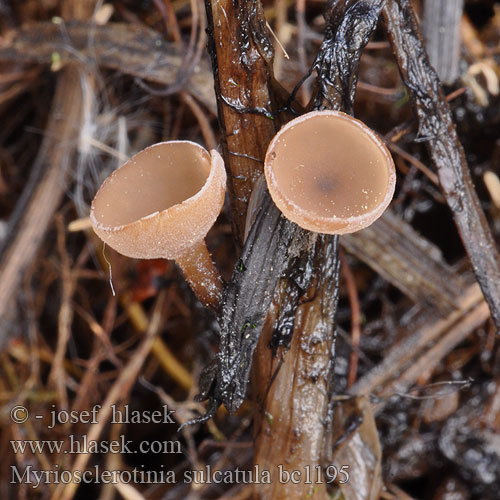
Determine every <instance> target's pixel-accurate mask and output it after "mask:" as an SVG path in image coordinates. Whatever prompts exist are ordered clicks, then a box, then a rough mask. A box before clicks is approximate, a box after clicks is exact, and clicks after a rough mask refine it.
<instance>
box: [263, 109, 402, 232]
mask: <svg viewBox="0 0 500 500" xmlns="http://www.w3.org/2000/svg"><path fill="white" fill-rule="evenodd" d="M264 172H265V175H266V181H267V185H268V189H269V192H270V194H271V197H272V198H273V201H274V202H275V203H276V205H277V206H278V208H279V209H280V210H281V211H282V212H283V214H284V215H285V217H287V218H288V219H290V220H292V221H293V222H295V223H296V224H298V225H299V226H301V227H303V228H305V229H308V230H310V231H315V232H319V233H329V234H343V233H351V232H354V231H358V230H360V229H363V228H364V227H366V226H368V225H370V224H371V223H372V222H374V221H375V220H376V219H377V218H378V217H380V215H382V213H383V211H384V210H385V209H386V208H387V206H388V205H389V203H390V201H391V199H392V196H393V194H394V188H395V180H396V174H395V168H394V162H393V160H392V157H391V155H390V153H389V151H388V150H387V148H386V147H385V145H384V144H383V142H382V141H381V140H380V139H379V138H378V136H377V135H376V134H375V133H374V132H373V131H372V130H371V129H369V128H368V127H367V126H366V125H364V124H363V123H362V122H360V121H359V120H356V119H354V118H352V117H351V116H349V115H346V114H345V113H340V112H336V111H315V112H311V113H307V114H305V115H303V116H301V117H299V118H296V119H295V120H292V121H291V122H289V123H288V124H287V125H285V126H284V127H283V128H282V129H281V130H280V131H279V132H278V134H276V136H275V137H274V139H273V140H272V142H271V144H270V145H269V148H268V150H267V154H266V160H265V169H264Z"/></svg>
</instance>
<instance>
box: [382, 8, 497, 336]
mask: <svg viewBox="0 0 500 500" xmlns="http://www.w3.org/2000/svg"><path fill="white" fill-rule="evenodd" d="M383 13H384V19H385V29H386V33H387V36H388V38H389V40H390V42H391V46H392V49H393V52H394V54H395V56H396V60H397V63H398V66H399V71H400V73H401V78H402V79H403V82H404V83H405V85H406V86H407V88H408V91H409V93H410V95H411V97H412V102H413V105H414V109H415V112H416V115H417V118H418V123H419V135H420V138H421V139H420V140H422V141H425V143H426V146H427V149H428V151H429V154H430V156H431V159H432V161H433V163H434V165H435V166H436V169H437V173H438V176H439V182H440V184H441V189H442V191H443V194H444V196H445V198H446V201H447V203H448V206H449V207H450V210H451V211H452V214H453V218H454V220H455V223H456V225H457V227H458V231H459V233H460V236H461V238H462V242H463V244H464V247H465V249H466V251H467V253H468V255H469V259H470V261H471V264H472V268H473V270H474V273H475V275H476V278H477V281H478V283H479V285H480V286H481V289H482V291H483V293H484V296H485V298H486V301H487V302H488V305H489V307H490V311H491V314H492V317H493V319H494V321H495V324H496V326H497V330H500V255H499V253H498V249H497V246H496V243H495V241H494V239H493V237H492V235H491V231H490V229H489V227H488V224H487V221H486V218H485V216H484V213H483V211H482V209H481V205H480V202H479V199H478V197H477V194H476V191H475V190H474V185H473V184H472V180H471V177H470V173H469V168H468V165H467V161H466V159H465V155H464V150H463V148H462V145H461V144H460V141H459V139H458V136H457V131H456V128H455V125H454V123H453V117H452V114H451V111H450V108H449V106H448V104H447V102H446V99H445V97H444V95H443V91H442V89H441V86H440V83H439V79H438V77H437V75H436V72H435V71H434V69H433V68H432V67H431V65H430V63H429V59H428V56H427V54H426V52H425V49H424V46H423V42H422V37H421V34H420V30H419V28H418V24H417V20H416V17H415V13H414V11H413V8H412V5H411V2H410V1H409V0H391V1H389V2H387V4H386V6H385V7H384V11H383Z"/></svg>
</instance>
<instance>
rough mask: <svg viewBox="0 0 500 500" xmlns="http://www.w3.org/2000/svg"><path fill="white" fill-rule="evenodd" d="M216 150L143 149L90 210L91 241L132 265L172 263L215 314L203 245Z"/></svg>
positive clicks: (216, 175) (180, 145)
mask: <svg viewBox="0 0 500 500" xmlns="http://www.w3.org/2000/svg"><path fill="white" fill-rule="evenodd" d="M225 186H226V172H225V170H224V163H223V161H222V158H221V157H220V155H219V154H218V153H217V151H211V153H210V154H209V153H208V152H207V151H206V150H205V149H203V148H202V147H201V146H199V145H198V144H195V143H193V142H189V141H170V142H163V143H159V144H155V145H153V146H150V147H148V148H146V149H144V150H143V151H141V152H140V153H138V154H136V155H135V156H134V157H132V158H131V159H130V160H128V161H127V162H126V163H125V164H124V165H123V166H122V167H120V168H119V169H118V170H116V171H115V172H113V173H112V174H111V175H110V176H109V177H108V178H107V179H106V180H105V181H104V183H103V184H102V186H101V188H100V189H99V191H98V192H97V194H96V196H95V198H94V201H93V202H92V207H91V211H90V219H91V222H92V227H93V228H94V231H95V232H96V233H97V235H98V236H99V237H100V238H101V239H102V240H103V241H104V242H105V243H107V244H108V245H109V246H110V247H112V248H114V249H115V250H116V251H117V252H119V253H121V254H123V255H126V256H128V257H134V258H139V259H158V258H166V259H173V260H175V261H176V263H177V264H178V265H179V267H180V268H181V270H182V272H183V274H184V276H185V278H186V280H187V281H188V283H189V284H190V286H191V288H192V289H193V291H194V293H195V294H196V296H197V297H198V299H199V300H200V302H202V304H203V305H205V306H207V307H211V308H212V309H218V306H219V304H220V300H221V297H222V279H221V277H220V275H219V273H218V271H217V269H216V268H215V266H214V264H213V262H212V259H211V257H210V254H209V253H208V250H207V247H206V245H205V241H204V238H205V236H206V234H207V233H208V231H209V230H210V228H211V227H212V226H213V224H214V223H215V220H216V219H217V216H218V215H219V212H220V210H221V208H222V205H223V203H224V194H225Z"/></svg>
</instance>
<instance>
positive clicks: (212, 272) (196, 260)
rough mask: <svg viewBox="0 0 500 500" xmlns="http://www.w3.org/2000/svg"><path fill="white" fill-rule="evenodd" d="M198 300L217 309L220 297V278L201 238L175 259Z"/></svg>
mask: <svg viewBox="0 0 500 500" xmlns="http://www.w3.org/2000/svg"><path fill="white" fill-rule="evenodd" d="M175 263H176V264H177V265H178V266H179V267H180V268H181V271H182V274H183V275H184V277H185V278H186V281H187V282H188V283H189V286H190V287H191V289H192V290H193V292H194V294H195V295H196V297H198V300H199V301H200V302H201V303H202V304H204V305H205V306H209V307H211V308H212V309H217V307H218V305H219V304H220V302H221V299H222V279H221V277H220V274H219V271H217V268H216V267H215V266H214V263H213V261H212V257H211V256H210V253H209V252H208V249H207V246H206V245H205V241H204V240H201V241H198V242H197V243H195V244H194V245H193V246H192V247H190V248H189V249H188V250H187V251H186V253H184V254H183V255H180V256H179V257H177V258H176V259H175Z"/></svg>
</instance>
